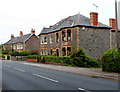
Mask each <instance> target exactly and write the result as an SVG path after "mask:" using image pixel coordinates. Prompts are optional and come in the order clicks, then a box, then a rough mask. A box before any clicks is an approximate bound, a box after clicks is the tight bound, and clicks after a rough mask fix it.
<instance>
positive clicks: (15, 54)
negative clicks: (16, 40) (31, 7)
mask: <svg viewBox="0 0 120 92" xmlns="http://www.w3.org/2000/svg"><path fill="white" fill-rule="evenodd" d="M11 56H21V55H20V53H19V52H12V54H11Z"/></svg>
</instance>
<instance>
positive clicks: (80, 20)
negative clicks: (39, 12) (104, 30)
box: [39, 14, 109, 35]
mask: <svg viewBox="0 0 120 92" xmlns="http://www.w3.org/2000/svg"><path fill="white" fill-rule="evenodd" d="M76 25H86V26H92V25H91V24H90V18H88V17H86V16H84V15H82V14H76V15H73V16H69V17H67V18H65V19H63V20H61V21H59V22H58V23H56V24H55V25H53V26H51V27H50V28H45V27H44V28H43V29H42V31H41V33H40V34H46V33H50V32H54V31H57V30H60V29H62V28H65V27H73V26H76ZM98 25H99V27H109V26H107V25H105V24H103V23H100V22H99V23H98ZM40 34H39V35H40Z"/></svg>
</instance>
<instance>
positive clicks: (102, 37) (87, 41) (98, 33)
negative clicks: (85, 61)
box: [79, 28, 110, 58]
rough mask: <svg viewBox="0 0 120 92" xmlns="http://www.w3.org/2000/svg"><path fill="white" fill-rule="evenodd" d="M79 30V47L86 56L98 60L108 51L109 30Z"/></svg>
mask: <svg viewBox="0 0 120 92" xmlns="http://www.w3.org/2000/svg"><path fill="white" fill-rule="evenodd" d="M79 30H80V47H81V48H83V49H84V50H85V51H86V53H87V55H88V56H90V57H93V58H100V57H101V55H102V54H103V53H104V52H105V51H106V50H108V49H110V29H96V28H85V29H84V30H82V29H81V28H80V29H79Z"/></svg>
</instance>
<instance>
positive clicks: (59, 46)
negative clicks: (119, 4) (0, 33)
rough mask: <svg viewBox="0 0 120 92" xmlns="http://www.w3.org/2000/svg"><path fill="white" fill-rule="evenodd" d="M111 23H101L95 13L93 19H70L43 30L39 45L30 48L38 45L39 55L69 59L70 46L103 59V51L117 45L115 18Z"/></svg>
mask: <svg viewBox="0 0 120 92" xmlns="http://www.w3.org/2000/svg"><path fill="white" fill-rule="evenodd" d="M109 22H110V25H109V26H108V25H105V24H103V23H100V22H99V21H98V13H96V12H91V13H90V18H88V17H86V16H84V15H82V14H76V15H73V16H69V17H67V18H65V19H62V20H61V21H59V22H58V23H56V24H55V25H52V26H50V27H49V28H45V27H44V28H43V29H42V31H41V32H40V34H39V35H38V38H39V41H38V43H34V42H33V41H31V45H29V46H30V47H31V46H33V45H32V44H34V45H37V47H38V48H37V49H36V48H35V49H36V50H39V54H40V55H57V56H68V55H69V54H70V52H71V47H76V48H78V47H80V48H83V49H84V50H85V51H86V53H87V55H88V56H90V57H93V58H100V56H101V55H102V54H103V53H104V51H106V50H108V49H110V48H114V47H115V45H116V40H115V19H112V18H111V19H109ZM119 37H120V32H119ZM36 39H37V38H36ZM119 39H120V38H119ZM119 43H120V40H119ZM5 44H6V43H5ZM5 44H4V45H5ZM26 49H27V48H26Z"/></svg>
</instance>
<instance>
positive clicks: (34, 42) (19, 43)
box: [3, 29, 39, 52]
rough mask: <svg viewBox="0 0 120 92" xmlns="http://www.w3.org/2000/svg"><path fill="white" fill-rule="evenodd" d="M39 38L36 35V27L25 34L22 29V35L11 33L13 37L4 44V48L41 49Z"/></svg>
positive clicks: (10, 49)
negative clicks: (15, 35)
mask: <svg viewBox="0 0 120 92" xmlns="http://www.w3.org/2000/svg"><path fill="white" fill-rule="evenodd" d="M38 48H39V39H38V37H37V36H36V35H35V29H31V33H29V34H25V35H23V32H22V31H20V36H18V37H14V35H13V34H12V35H11V39H10V40H9V41H8V42H6V43H4V44H3V50H8V51H12V52H13V51H18V52H20V51H24V50H37V51H38V50H39V49H38Z"/></svg>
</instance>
